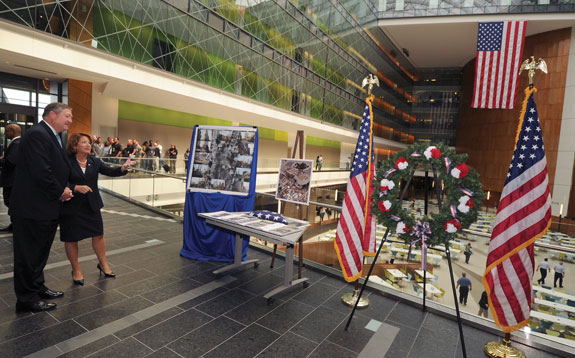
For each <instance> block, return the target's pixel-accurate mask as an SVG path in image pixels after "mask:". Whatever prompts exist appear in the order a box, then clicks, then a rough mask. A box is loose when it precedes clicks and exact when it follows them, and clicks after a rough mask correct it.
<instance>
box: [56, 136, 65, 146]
mask: <svg viewBox="0 0 575 358" xmlns="http://www.w3.org/2000/svg"><path fill="white" fill-rule="evenodd" d="M56 139H58V143H60V148H64V146H63V145H62V138H60V136H59V135H58V134H56Z"/></svg>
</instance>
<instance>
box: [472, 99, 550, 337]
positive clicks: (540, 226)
mask: <svg viewBox="0 0 575 358" xmlns="http://www.w3.org/2000/svg"><path fill="white" fill-rule="evenodd" d="M534 92H536V89H534V88H533V89H526V90H525V95H526V100H525V102H524V103H523V109H522V112H521V123H520V127H519V131H518V134H517V140H516V144H515V151H514V153H513V157H512V160H511V165H510V166H509V170H508V172H507V179H506V181H505V185H504V187H503V192H502V193H501V199H500V201H499V206H498V208H497V215H496V217H495V223H494V226H493V232H492V234H491V241H490V243H489V253H488V255H487V268H486V270H485V274H484V276H483V285H484V286H485V290H486V291H487V295H488V297H489V303H490V307H491V311H492V312H493V316H494V318H495V323H497V325H498V326H500V327H501V328H502V329H503V331H504V332H506V333H508V332H512V331H515V330H517V329H519V328H521V327H523V326H525V325H527V323H528V322H529V314H530V311H531V289H532V288H531V281H532V278H533V271H534V270H533V268H534V264H535V262H534V258H533V243H534V242H535V240H537V239H538V238H540V237H541V236H543V235H544V234H545V232H546V231H547V228H549V225H550V223H551V194H550V193H549V180H548V177H547V159H546V158H545V148H544V146H543V134H542V131H541V125H540V123H539V118H538V115H537V107H536V106H535V101H534V99H533V93H534Z"/></svg>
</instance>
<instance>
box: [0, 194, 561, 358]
mask: <svg viewBox="0 0 575 358" xmlns="http://www.w3.org/2000/svg"><path fill="white" fill-rule="evenodd" d="M104 201H105V204H106V210H107V211H106V212H104V213H103V216H104V223H105V230H106V240H107V246H108V252H109V261H110V264H111V266H112V268H113V270H114V272H116V273H117V275H118V276H117V278H115V279H102V278H100V277H99V275H98V272H97V270H96V263H97V262H96V261H95V259H93V258H92V259H90V258H89V259H88V260H86V261H84V262H82V263H81V264H82V267H83V270H84V276H85V280H86V285H85V286H83V287H77V286H74V285H72V280H71V276H70V267H69V265H68V264H67V261H66V260H67V259H66V256H65V253H64V249H63V245H62V244H61V243H60V242H59V241H58V237H57V239H56V241H55V242H54V245H53V248H52V253H51V256H50V260H49V264H48V267H47V269H46V270H45V274H46V284H47V286H48V287H50V288H52V289H57V290H63V291H64V292H65V296H64V297H63V298H61V299H58V300H55V302H57V303H58V308H57V309H56V310H54V311H51V312H47V313H46V312H45V313H38V314H30V313H26V314H16V313H15V311H14V305H15V296H14V293H13V285H12V279H11V272H12V247H11V246H12V238H11V236H10V235H5V236H3V235H0V357H23V356H28V355H32V356H36V357H42V358H46V357H56V356H64V357H88V356H89V357H130V358H134V357H209V358H220V357H222V358H223V357H234V358H242V357H246V358H248V357H256V356H257V357H276V358H277V357H290V358H296V357H328V358H338V357H358V356H359V355H360V353H361V352H362V350H363V349H364V347H365V346H366V344H367V343H368V342H369V340H370V338H371V337H372V336H373V335H374V332H373V331H372V330H369V329H367V328H366V326H367V325H368V323H370V322H371V323H373V320H375V321H377V322H385V323H387V324H389V325H392V326H395V327H398V328H399V333H398V334H397V336H395V338H394V339H393V337H392V339H393V342H392V343H391V346H390V347H389V350H388V351H387V353H385V352H381V354H378V355H377V356H378V357H384V356H385V357H394V358H400V357H430V358H432V357H461V356H462V353H461V347H460V342H459V333H458V330H457V324H456V323H455V322H453V321H451V320H448V319H446V318H443V317H440V316H438V315H435V314H431V313H426V312H423V311H422V310H420V309H419V308H416V307H412V306H410V305H407V304H405V303H401V302H398V301H397V300H396V299H394V298H390V297H385V296H383V295H380V294H379V293H375V292H368V293H367V294H368V295H369V298H370V300H371V305H370V306H369V307H368V308H367V309H364V310H358V311H357V312H356V315H355V317H354V319H353V321H352V324H351V326H350V329H349V330H348V331H344V329H343V327H344V326H345V323H346V320H347V317H348V314H349V312H350V309H349V308H348V307H346V306H344V305H343V304H342V303H341V299H340V297H341V296H342V294H343V293H346V292H351V291H352V286H350V285H348V284H346V283H345V282H344V281H343V280H341V279H338V278H333V277H330V276H326V275H324V274H322V273H319V272H316V271H312V270H310V269H305V276H307V277H310V286H309V287H308V288H306V289H303V288H301V287H298V288H296V289H294V290H292V291H291V292H289V293H286V294H284V295H282V296H280V297H278V299H277V300H276V301H275V302H274V304H273V305H267V302H266V300H264V299H263V297H262V296H263V295H264V294H265V293H266V292H267V291H269V290H271V288H272V287H273V286H275V285H278V284H280V283H281V282H282V275H283V260H282V259H279V260H276V264H275V267H274V269H270V268H269V263H270V260H271V257H270V255H269V254H268V253H265V252H260V251H258V250H255V249H250V251H249V253H248V256H249V257H250V258H259V259H260V260H261V264H260V265H259V267H258V268H257V269H254V268H253V267H249V268H247V269H246V270H244V271H236V272H232V273H231V274H230V275H228V276H224V277H222V278H216V277H215V276H214V275H212V274H211V271H213V270H214V269H215V268H217V267H220V266H221V265H222V264H221V263H211V262H197V261H192V260H188V259H185V258H182V257H180V256H179V251H180V248H181V241H182V224H181V223H178V222H173V221H170V220H163V219H164V218H161V217H159V216H158V215H157V214H154V213H151V212H148V211H146V210H145V209H142V208H140V207H138V206H134V205H132V204H129V203H126V202H124V201H122V200H120V199H117V198H114V197H112V196H109V195H106V194H104ZM2 211H3V212H4V214H3V215H1V217H0V221H3V223H4V224H5V223H6V221H7V217H6V216H5V211H6V210H5V208H2V209H0V212H2ZM108 211H111V212H108ZM112 211H113V212H112ZM122 213H129V214H132V215H122ZM146 216H147V217H146ZM160 219H162V220H160ZM3 223H0V225H2V224H3ZM149 240H160V241H161V242H156V241H152V242H149V243H146V241H149ZM92 254H93V252H92V249H91V245H90V243H89V241H85V242H82V243H81V251H80V256H81V257H89V256H90V255H92ZM296 272H297V271H296ZM464 334H465V343H466V348H467V356H468V357H483V356H484V355H483V344H484V343H485V342H487V341H488V340H492V339H496V338H495V337H493V335H491V334H488V333H486V332H483V331H480V330H477V329H474V328H471V327H468V326H465V327H464ZM522 348H523V349H524V351H525V352H526V353H527V354H528V356H529V357H541V358H546V357H553V355H550V354H547V353H544V352H541V351H535V350H533V349H531V348H528V347H522Z"/></svg>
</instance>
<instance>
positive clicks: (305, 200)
mask: <svg viewBox="0 0 575 358" xmlns="http://www.w3.org/2000/svg"><path fill="white" fill-rule="evenodd" d="M312 168H313V160H305V159H288V158H282V159H281V160H280V170H279V175H278V188H277V191H276V199H278V200H283V201H289V202H291V203H296V204H304V205H308V204H309V193H310V189H311V185H310V183H311V173H312Z"/></svg>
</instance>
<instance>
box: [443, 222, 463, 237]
mask: <svg viewBox="0 0 575 358" xmlns="http://www.w3.org/2000/svg"><path fill="white" fill-rule="evenodd" d="M444 229H445V231H447V232H448V233H450V234H453V233H456V232H458V231H459V230H461V223H460V222H459V220H457V219H451V220H448V221H446V222H445V225H444Z"/></svg>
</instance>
